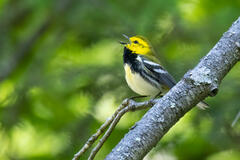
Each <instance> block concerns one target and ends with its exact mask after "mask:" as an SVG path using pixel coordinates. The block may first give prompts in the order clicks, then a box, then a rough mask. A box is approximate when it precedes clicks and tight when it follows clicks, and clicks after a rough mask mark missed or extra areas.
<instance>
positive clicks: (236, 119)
mask: <svg viewBox="0 0 240 160" xmlns="http://www.w3.org/2000/svg"><path fill="white" fill-rule="evenodd" d="M239 118H240V111H239V112H238V114H237V115H236V117H235V118H234V120H233V122H232V125H231V126H232V127H234V126H235V124H236V123H237V121H238V119H239Z"/></svg>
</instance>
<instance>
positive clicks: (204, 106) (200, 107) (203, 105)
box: [197, 101, 209, 110]
mask: <svg viewBox="0 0 240 160" xmlns="http://www.w3.org/2000/svg"><path fill="white" fill-rule="evenodd" d="M197 107H198V108H199V109H202V110H205V109H207V108H208V107H209V105H208V104H207V103H206V102H204V101H201V102H199V103H198V104H197Z"/></svg>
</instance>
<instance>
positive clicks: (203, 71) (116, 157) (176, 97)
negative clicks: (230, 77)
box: [106, 17, 240, 160]
mask: <svg viewBox="0 0 240 160" xmlns="http://www.w3.org/2000/svg"><path fill="white" fill-rule="evenodd" d="M239 44H240V17H239V18H238V20H237V21H235V22H234V23H233V25H232V26H231V27H230V29H229V30H228V31H227V32H226V33H224V34H223V36H222V38H221V39H220V40H219V42H218V43H217V44H216V45H215V46H214V47H213V49H212V50H211V51H210V52H209V53H208V54H207V55H206V56H205V57H204V58H203V59H202V60H201V61H200V63H199V64H198V65H197V66H196V67H195V68H194V69H193V70H190V71H189V72H187V73H186V74H185V75H184V77H183V78H182V80H181V81H180V82H178V83H177V85H176V86H174V87H173V88H172V89H171V90H170V91H169V92H168V93H167V94H166V95H165V96H164V97H163V98H161V99H159V100H158V101H157V102H156V104H155V105H154V106H153V107H152V108H151V109H150V110H149V111H148V112H147V113H146V114H145V115H144V117H143V118H142V119H141V120H140V121H139V122H137V123H136V125H135V128H133V129H132V130H130V131H129V132H128V133H127V134H126V135H125V137H124V138H123V139H122V140H121V141H120V142H119V144H118V145H117V146H116V147H115V148H114V149H113V150H112V152H111V153H110V154H109V155H108V156H107V157H106V160H139V159H142V158H143V157H144V156H145V155H146V154H147V153H148V152H149V151H150V150H151V149H152V148H153V147H154V146H155V145H156V144H157V143H158V141H159V140H160V139H161V138H162V137H163V136H164V135H165V134H166V133H167V131H168V130H169V129H170V128H171V127H172V126H173V125H174V124H175V123H176V122H177V121H178V120H179V119H180V118H181V117H183V116H184V114H185V113H186V112H188V111H189V110H191V109H192V108H193V106H195V105H196V104H197V103H198V102H199V101H201V100H203V99H204V98H206V97H207V96H215V95H216V94H217V92H218V86H219V84H220V83H221V80H222V79H223V78H224V76H225V75H226V74H227V73H228V72H229V70H230V69H231V68H232V67H233V66H234V65H235V64H236V63H237V62H238V61H239V60H240V45H239Z"/></svg>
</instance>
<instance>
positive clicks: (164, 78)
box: [141, 57, 176, 88]
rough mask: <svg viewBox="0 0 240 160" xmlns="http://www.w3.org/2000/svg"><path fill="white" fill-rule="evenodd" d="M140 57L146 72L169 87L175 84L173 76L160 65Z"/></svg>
mask: <svg viewBox="0 0 240 160" xmlns="http://www.w3.org/2000/svg"><path fill="white" fill-rule="evenodd" d="M141 59H142V62H143V65H144V68H145V70H146V71H147V72H148V74H150V75H152V76H154V77H155V78H156V79H158V81H159V82H160V83H161V84H164V85H166V86H168V87H169V88H172V87H173V86H174V85H175V84H176V81H175V80H174V78H173V77H172V76H171V75H170V74H169V73H168V72H167V71H166V70H165V69H164V68H163V67H162V66H161V65H159V64H158V63H155V62H153V61H150V60H148V59H147V58H144V57H141Z"/></svg>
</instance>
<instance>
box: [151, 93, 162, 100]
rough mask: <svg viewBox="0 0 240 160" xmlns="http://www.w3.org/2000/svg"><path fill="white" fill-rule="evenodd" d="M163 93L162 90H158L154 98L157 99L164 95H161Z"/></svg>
mask: <svg viewBox="0 0 240 160" xmlns="http://www.w3.org/2000/svg"><path fill="white" fill-rule="evenodd" d="M161 94H162V92H161V91H160V92H158V94H156V95H155V96H154V97H153V99H156V98H158V97H163V95H161Z"/></svg>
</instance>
